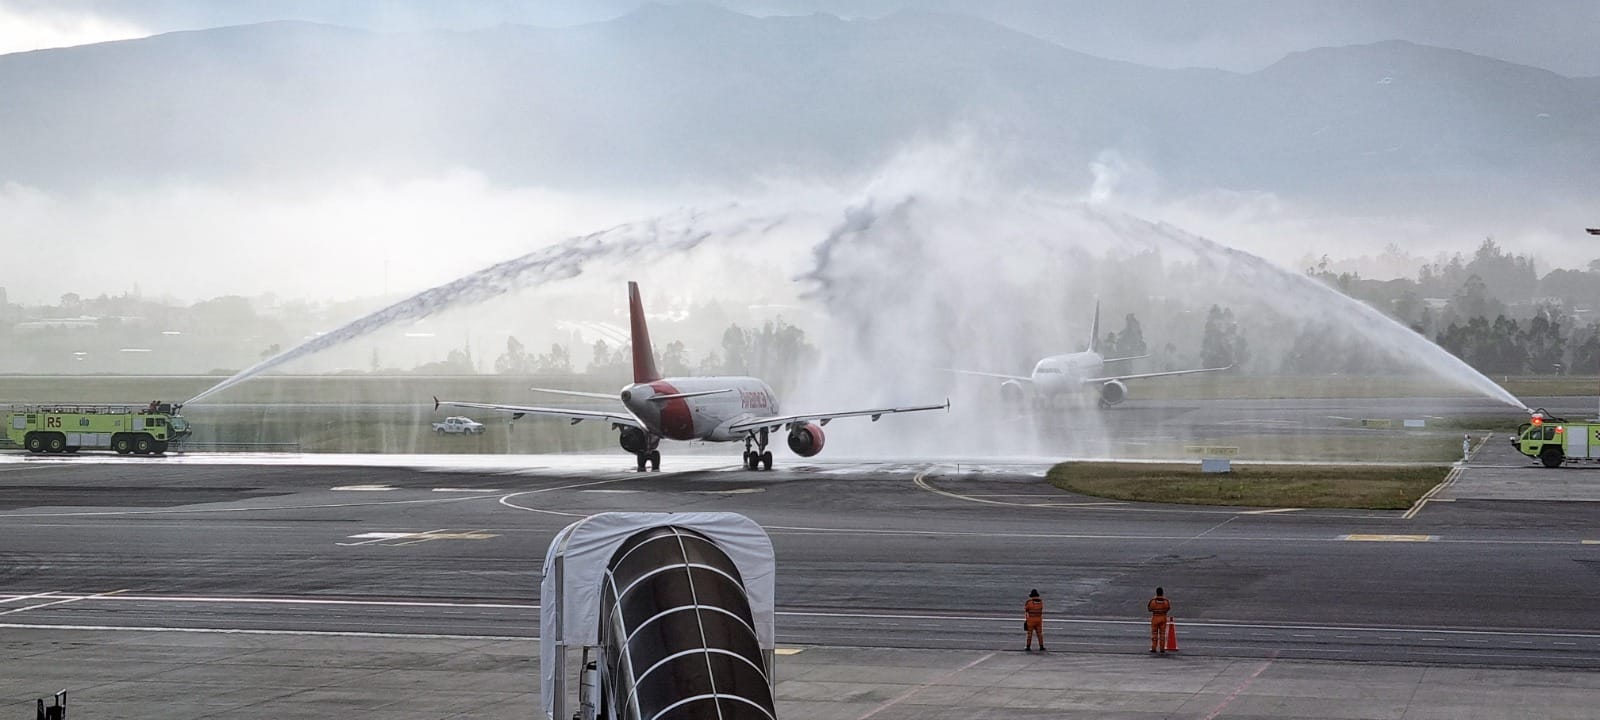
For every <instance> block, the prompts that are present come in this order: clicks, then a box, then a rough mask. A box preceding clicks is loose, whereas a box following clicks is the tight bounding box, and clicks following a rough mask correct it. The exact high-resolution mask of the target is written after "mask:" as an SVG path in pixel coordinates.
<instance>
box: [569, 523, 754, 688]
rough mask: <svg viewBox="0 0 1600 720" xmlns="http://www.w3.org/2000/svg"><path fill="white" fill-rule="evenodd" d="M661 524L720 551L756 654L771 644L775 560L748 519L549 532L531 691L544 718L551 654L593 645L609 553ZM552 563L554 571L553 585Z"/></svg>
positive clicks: (600, 525)
mask: <svg viewBox="0 0 1600 720" xmlns="http://www.w3.org/2000/svg"><path fill="white" fill-rule="evenodd" d="M665 525H675V526H677V527H681V528H684V529H687V530H693V531H695V532H698V533H700V534H702V535H705V536H706V537H708V538H710V539H711V541H712V542H714V543H716V544H717V546H718V547H720V548H721V549H722V551H723V552H725V553H727V554H728V558H729V559H731V560H733V564H734V566H735V567H737V568H738V569H739V575H740V577H741V578H742V579H743V580H744V588H745V594H746V595H747V596H748V597H749V599H750V613H751V615H752V619H754V620H755V630H756V640H757V641H758V642H760V644H761V648H762V649H763V650H771V649H773V648H774V647H775V645H776V624H775V621H774V609H773V602H774V595H775V592H776V591H775V578H776V575H777V571H776V563H775V562H774V559H773V554H772V540H771V539H770V538H768V537H767V531H766V530H763V529H762V528H761V526H760V525H757V524H756V522H755V521H754V520H751V519H750V518H747V517H745V516H743V515H740V514H738V513H729V512H696V513H664V512H663V513H652V512H609V513H600V514H598V515H590V516H589V517H586V518H584V519H582V520H579V521H577V522H575V523H572V524H571V525H568V526H567V527H566V528H564V529H563V530H562V531H561V532H560V533H557V534H556V538H555V540H553V541H551V542H550V549H549V550H548V551H546V552H545V556H544V576H543V578H542V579H541V582H540V587H539V675H540V678H539V679H540V683H539V690H540V697H541V698H542V699H543V701H544V703H543V704H544V712H545V716H546V717H551V716H552V715H553V714H554V711H555V710H554V702H555V698H554V697H553V692H554V687H555V675H554V674H553V671H554V670H555V666H556V662H555V658H556V653H557V652H565V648H567V647H572V646H585V645H599V644H600V588H601V582H602V581H603V580H604V578H605V573H606V566H607V565H608V564H610V562H611V556H612V555H614V554H616V551H617V548H618V547H619V546H621V545H622V543H623V542H624V541H626V540H627V539H628V538H630V537H633V536H634V535H635V534H636V533H639V532H642V531H644V530H649V529H651V528H656V527H662V526H665ZM557 558H560V559H561V567H562V572H561V575H562V583H561V587H559V588H558V587H556V572H555V568H556V559H557ZM558 621H560V622H559V626H558Z"/></svg>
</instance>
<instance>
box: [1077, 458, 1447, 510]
mask: <svg viewBox="0 0 1600 720" xmlns="http://www.w3.org/2000/svg"><path fill="white" fill-rule="evenodd" d="M1449 472H1450V468H1449V467H1447V466H1442V465H1441V466H1417V465H1406V466H1400V465H1238V464H1235V465H1234V466H1233V472H1231V473H1212V474H1207V473H1202V472H1200V463H1199V462H1195V463H1117V462H1065V463H1061V464H1059V465H1056V466H1055V467H1053V468H1051V469H1050V473H1049V476H1048V477H1049V480H1050V483H1051V484H1053V485H1055V486H1056V487H1058V488H1061V489H1062V490H1066V491H1069V492H1075V493H1079V494H1082V495H1092V496H1094V497H1103V498H1111V499H1113V500H1130V501H1134V502H1152V503H1174V504H1181V505H1234V506H1246V507H1294V508H1351V509H1360V510H1404V509H1406V508H1409V507H1411V505H1412V503H1415V502H1416V501H1417V498H1420V497H1422V495H1423V494H1424V493H1426V492H1428V490H1429V489H1430V488H1432V487H1433V486H1434V485H1437V484H1439V483H1440V482H1441V481H1443V480H1444V477H1445V475H1447V474H1449Z"/></svg>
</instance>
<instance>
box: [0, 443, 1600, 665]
mask: <svg viewBox="0 0 1600 720" xmlns="http://www.w3.org/2000/svg"><path fill="white" fill-rule="evenodd" d="M1499 442H1500V443H1502V444H1503V439H1501V440H1500V441H1499ZM1507 448H1509V446H1507ZM367 462H371V463H381V464H382V465H381V466H376V467H369V466H364V465H363V463H367ZM779 462H780V468H779V469H778V470H775V471H773V472H770V473H752V472H747V471H744V470H742V469H738V468H737V467H735V464H734V463H728V462H727V461H726V459H725V458H721V457H714V456H705V457H693V458H688V457H684V458H676V459H674V458H671V457H670V456H669V462H668V464H667V467H668V468H677V470H675V471H669V472H663V473H659V474H656V473H650V474H637V473H634V472H630V471H619V470H618V468H621V467H626V466H627V465H628V464H629V459H628V458H627V457H625V456H623V455H621V454H620V453H618V454H608V455H597V456H576V457H575V456H561V457H543V456H541V457H525V458H518V457H496V458H482V457H475V458H451V457H444V456H441V457H434V458H397V457H393V456H388V457H383V458H359V457H357V458H341V457H332V458H328V457H298V456H282V457H266V456H249V457H239V456H213V457H208V456H200V455H189V456H184V457H172V458H121V457H116V456H105V455H98V456H90V455H82V456H79V457H72V458H29V457H27V456H18V455H5V456H0V628H7V627H9V628H13V629H38V628H59V627H74V628H86V627H94V628H101V627H104V628H125V627H144V628H167V629H190V630H205V631H216V632H224V631H235V630H245V631H251V632H261V633H274V632H285V633H306V632H314V633H334V634H348V633H354V634H362V633H375V634H395V633H398V634H415V635H420V636H439V637H451V638H474V637H476V638H530V637H534V636H536V635H537V632H538V630H537V625H538V610H537V605H538V593H537V585H538V576H539V572H540V562H541V559H542V557H543V554H544V550H545V548H546V546H547V544H548V543H549V542H550V540H551V538H552V537H553V536H554V534H555V533H556V531H557V530H559V529H560V528H561V527H562V526H564V525H566V524H567V523H569V522H571V521H573V520H575V519H577V518H579V517H582V516H585V515H587V514H590V513H593V512H600V511H605V510H661V511H685V510H729V511H735V512H741V513H744V514H746V515H749V516H750V517H752V518H754V519H755V520H756V521H758V522H760V523H761V524H762V525H763V526H765V527H766V528H767V529H768V531H769V532H770V533H771V535H772V538H773V542H774V546H775V548H776V551H777V555H778V563H779V564H778V567H779V574H778V605H779V611H780V614H779V617H778V629H779V639H780V642H782V643H785V644H793V645H817V646H853V647H883V648H934V649H947V650H996V649H999V650H1008V649H1016V648H1013V646H1014V645H1017V644H1019V643H1020V641H1021V639H1022V638H1021V632H1020V631H1021V628H1019V627H1017V625H1018V624H1019V622H1018V621H1019V619H1020V617H1019V616H1020V607H1021V603H1022V599H1023V597H1024V596H1025V595H1026V593H1027V591H1028V590H1029V589H1030V588H1038V589H1039V590H1040V591H1041V592H1042V593H1043V594H1044V596H1045V599H1046V603H1047V611H1048V622H1047V629H1046V633H1047V636H1048V638H1049V643H1050V645H1051V646H1052V649H1053V650H1057V651H1061V650H1079V651H1089V652H1096V653H1130V654H1131V653H1139V652H1141V651H1142V650H1143V647H1142V645H1143V643H1144V642H1145V641H1146V638H1147V630H1146V628H1147V625H1146V623H1145V615H1144V612H1143V607H1144V602H1145V600H1146V599H1147V598H1148V597H1149V595H1150V594H1151V592H1152V590H1153V589H1154V588H1155V587H1156V586H1157V585H1161V586H1164V587H1165V588H1166V589H1167V591H1168V594H1169V595H1170V596H1171V597H1172V599H1173V604H1174V608H1175V609H1174V616H1175V618H1176V620H1177V621H1178V622H1179V627H1180V644H1181V645H1182V647H1183V649H1184V652H1185V653H1186V654H1190V655H1200V656H1211V657H1233V658H1254V657H1276V658H1280V659H1321V660H1345V661H1368V660H1378V661H1401V662H1423V663H1432V664H1443V665H1468V666H1482V665H1493V666H1528V667H1568V668H1593V667H1600V615H1596V614H1595V613H1589V612H1586V611H1584V608H1586V607H1587V605H1588V604H1590V600H1589V595H1590V593H1591V592H1592V589H1593V587H1594V584H1595V572H1596V569H1597V568H1600V545H1596V544H1588V543H1594V542H1600V526H1597V524H1596V520H1597V519H1600V506H1596V505H1593V504H1591V503H1573V502H1560V501H1548V500H1546V501H1519V500H1506V499H1497V500H1474V499H1470V498H1461V497H1457V498H1453V499H1450V501H1448V502H1442V501H1441V502H1432V503H1430V504H1428V505H1427V506H1426V507H1425V508H1423V509H1422V510H1421V511H1420V512H1418V513H1416V514H1415V515H1414V516H1413V517H1409V518H1407V517H1406V516H1405V514H1404V513H1400V512H1341V511H1306V510H1286V511H1283V512H1265V513H1263V512H1260V511H1248V510H1247V511H1239V510H1231V509H1226V508H1188V507H1167V506H1150V505H1131V504H1114V503H1112V504H1108V503H1107V502H1106V501H1103V500H1099V499H1095V498H1086V497H1081V496H1075V495H1071V494H1068V493H1064V492H1061V491H1058V490H1056V489H1054V488H1053V487H1051V486H1049V485H1048V484H1047V483H1045V481H1044V480H1043V479H1042V477H1041V475H1042V472H1043V470H1044V466H1042V465H1030V464H1021V465H1008V464H1005V463H998V462H994V461H985V462H974V461H968V462H966V463H954V462H952V463H938V464H928V463H912V462H906V463H883V464H859V463H850V462H843V463H806V462H802V461H799V460H798V459H795V458H785V457H781V456H780V461H779ZM1494 464H1496V465H1499V464H1504V463H1498V462H1497V463H1494ZM1562 472H1563V473H1566V474H1569V475H1573V476H1574V477H1575V478H1576V477H1577V476H1580V475H1587V476H1588V477H1583V478H1581V479H1578V480H1575V482H1578V483H1579V484H1587V483H1591V482H1592V483H1593V484H1594V485H1596V486H1600V470H1593V469H1588V470H1583V469H1572V470H1563V471H1562ZM1471 473H1472V469H1471V468H1468V470H1467V472H1465V473H1463V474H1462V477H1461V478H1458V479H1457V483H1456V484H1460V483H1463V482H1470V481H1471V477H1472V474H1471ZM1462 478H1465V479H1462ZM1589 478H1593V479H1592V480H1590V479H1589Z"/></svg>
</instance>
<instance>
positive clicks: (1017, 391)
mask: <svg viewBox="0 0 1600 720" xmlns="http://www.w3.org/2000/svg"><path fill="white" fill-rule="evenodd" d="M1027 397H1028V389H1027V388H1025V387H1023V386H1022V383H1019V382H1017V381H1015V380H1007V381H1005V382H1003V383H1000V402H1002V403H1004V404H1005V405H1008V406H1010V405H1021V404H1022V403H1023V401H1025V400H1026V399H1027Z"/></svg>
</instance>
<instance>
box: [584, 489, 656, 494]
mask: <svg viewBox="0 0 1600 720" xmlns="http://www.w3.org/2000/svg"><path fill="white" fill-rule="evenodd" d="M578 492H581V493H595V494H596V495H600V494H606V495H632V494H634V493H642V492H644V491H643V490H615V489H605V488H602V489H600V490H579V491H578Z"/></svg>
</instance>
